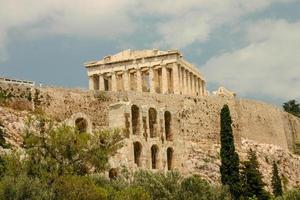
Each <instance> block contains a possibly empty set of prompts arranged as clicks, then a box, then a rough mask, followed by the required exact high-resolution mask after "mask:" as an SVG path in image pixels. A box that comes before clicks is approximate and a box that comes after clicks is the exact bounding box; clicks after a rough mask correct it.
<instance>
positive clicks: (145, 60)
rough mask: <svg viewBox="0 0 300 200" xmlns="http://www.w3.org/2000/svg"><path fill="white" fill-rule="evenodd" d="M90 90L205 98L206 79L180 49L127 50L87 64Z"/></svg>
mask: <svg viewBox="0 0 300 200" xmlns="http://www.w3.org/2000/svg"><path fill="white" fill-rule="evenodd" d="M85 67H86V68H87V74H88V77H89V89H90V90H100V91H137V92H150V93H160V94H184V95H195V96H205V95H206V89H205V79H204V77H203V76H202V75H201V73H200V72H199V71H198V70H197V68H196V67H194V66H193V65H192V64H190V63H189V62H187V61H186V60H184V59H183V58H182V55H181V54H180V52H179V51H177V50H168V51H158V50H142V51H131V50H125V51H122V52H120V53H118V54H116V55H113V56H106V57H104V58H103V59H102V60H100V61H92V62H87V63H85Z"/></svg>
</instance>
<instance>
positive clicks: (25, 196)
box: [0, 175, 53, 200]
mask: <svg viewBox="0 0 300 200" xmlns="http://www.w3.org/2000/svg"><path fill="white" fill-rule="evenodd" d="M0 199H7V200H51V199H53V193H52V191H51V190H50V189H49V188H48V187H47V185H46V184H44V183H42V182H41V180H40V179H38V178H29V177H27V176H25V175H21V176H16V177H14V176H5V177H4V178H3V179H2V180H1V182H0Z"/></svg>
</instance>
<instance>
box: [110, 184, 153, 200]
mask: <svg viewBox="0 0 300 200" xmlns="http://www.w3.org/2000/svg"><path fill="white" fill-rule="evenodd" d="M113 200H151V197H150V195H149V194H148V193H147V192H146V191H145V190H144V189H143V188H141V187H137V186H130V187H127V188H125V189H123V190H121V191H119V192H117V193H116V195H115V196H114V197H113Z"/></svg>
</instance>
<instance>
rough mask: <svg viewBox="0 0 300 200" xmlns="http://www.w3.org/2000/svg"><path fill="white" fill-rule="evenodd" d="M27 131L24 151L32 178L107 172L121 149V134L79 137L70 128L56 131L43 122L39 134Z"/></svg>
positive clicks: (81, 135)
mask: <svg viewBox="0 0 300 200" xmlns="http://www.w3.org/2000/svg"><path fill="white" fill-rule="evenodd" d="M33 130H34V129H33V128H30V127H29V128H27V130H26V134H25V136H24V144H23V147H24V148H25V150H26V153H27V159H26V162H27V169H28V175H30V176H36V177H46V178H49V177H47V176H50V177H53V178H55V177H58V176H64V175H86V174H87V173H89V172H102V171H104V170H105V169H107V166H108V158H109V156H111V155H113V154H114V153H115V152H116V150H117V149H118V148H120V146H121V144H122V143H121V140H122V137H121V135H120V134H119V132H118V131H102V132H101V133H100V132H95V133H93V134H89V133H79V132H78V130H77V129H75V128H73V127H69V126H66V125H62V126H58V127H54V126H52V125H51V122H47V121H45V120H44V119H39V120H38V123H37V126H36V127H35V130H37V131H33Z"/></svg>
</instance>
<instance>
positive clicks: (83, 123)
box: [75, 117, 88, 133]
mask: <svg viewBox="0 0 300 200" xmlns="http://www.w3.org/2000/svg"><path fill="white" fill-rule="evenodd" d="M87 126H88V122H87V120H86V119H84V118H83V117H80V118H77V119H76V120H75V127H76V129H77V130H78V132H79V133H84V132H86V131H87Z"/></svg>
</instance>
